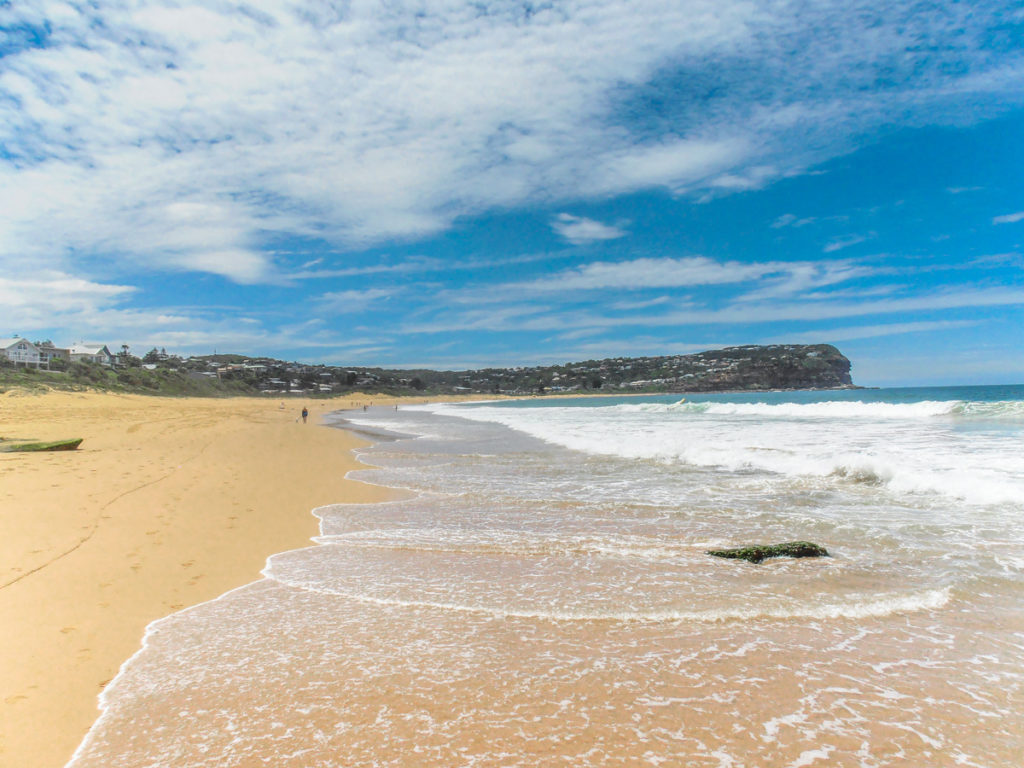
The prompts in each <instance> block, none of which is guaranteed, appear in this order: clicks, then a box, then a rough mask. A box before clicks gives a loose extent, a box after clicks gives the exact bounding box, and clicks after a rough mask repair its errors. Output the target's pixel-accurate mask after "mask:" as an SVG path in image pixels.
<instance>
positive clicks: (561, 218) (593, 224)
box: [551, 213, 627, 245]
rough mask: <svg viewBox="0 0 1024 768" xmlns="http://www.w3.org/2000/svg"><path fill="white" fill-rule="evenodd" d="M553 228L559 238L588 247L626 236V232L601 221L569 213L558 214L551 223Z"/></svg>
mask: <svg viewBox="0 0 1024 768" xmlns="http://www.w3.org/2000/svg"><path fill="white" fill-rule="evenodd" d="M551 228H552V229H553V230H555V232H556V233H557V234H558V236H559V237H562V238H564V239H566V240H568V241H569V242H570V243H572V244H573V245H586V244H588V243H594V242H598V241H601V240H616V239H618V238H620V237H625V236H626V234H627V233H626V231H625V230H623V229H619V228H618V227H613V226H609V225H608V224H602V223H601V222H600V221H594V220H593V219H587V218H584V217H582V216H573V215H572V214H569V213H560V214H558V215H557V216H556V217H555V219H554V221H552V222H551Z"/></svg>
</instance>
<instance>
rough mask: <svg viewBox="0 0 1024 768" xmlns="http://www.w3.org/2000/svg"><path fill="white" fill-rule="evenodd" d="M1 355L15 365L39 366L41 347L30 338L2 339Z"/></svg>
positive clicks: (0, 344)
mask: <svg viewBox="0 0 1024 768" xmlns="http://www.w3.org/2000/svg"><path fill="white" fill-rule="evenodd" d="M0 355H2V356H3V357H6V358H7V359H8V360H10V361H11V362H12V363H14V364H15V365H25V366H34V367H36V368H38V367H39V348H38V347H37V346H36V345H35V344H33V343H32V342H31V341H29V340H28V339H20V338H18V337H14V338H13V339H0Z"/></svg>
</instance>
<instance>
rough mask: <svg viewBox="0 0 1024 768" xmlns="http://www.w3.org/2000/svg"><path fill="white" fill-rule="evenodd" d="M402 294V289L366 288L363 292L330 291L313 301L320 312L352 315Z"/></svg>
mask: <svg viewBox="0 0 1024 768" xmlns="http://www.w3.org/2000/svg"><path fill="white" fill-rule="evenodd" d="M398 293H401V289H393V288H366V289H363V290H348V291H330V292H328V293H324V294H322V295H321V296H319V297H317V298H316V299H314V300H313V304H314V305H315V307H316V309H317V310H318V311H319V312H326V313H329V314H351V313H355V312H364V311H366V310H367V309H368V308H369V307H370V305H372V304H374V303H375V302H377V301H379V300H380V299H390V298H391V297H392V296H394V295H396V294H398Z"/></svg>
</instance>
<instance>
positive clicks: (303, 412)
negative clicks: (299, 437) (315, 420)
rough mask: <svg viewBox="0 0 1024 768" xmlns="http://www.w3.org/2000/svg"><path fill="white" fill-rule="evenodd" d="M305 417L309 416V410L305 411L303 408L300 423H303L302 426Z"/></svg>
mask: <svg viewBox="0 0 1024 768" xmlns="http://www.w3.org/2000/svg"><path fill="white" fill-rule="evenodd" d="M307 416H309V409H307V408H303V409H302V423H303V424H305V423H306V417H307Z"/></svg>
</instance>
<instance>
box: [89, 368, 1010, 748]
mask: <svg viewBox="0 0 1024 768" xmlns="http://www.w3.org/2000/svg"><path fill="white" fill-rule="evenodd" d="M333 418H334V421H335V424H336V426H338V427H341V428H347V429H355V430H357V431H358V432H360V433H361V434H362V435H364V436H365V437H366V438H367V439H369V440H370V441H371V445H370V446H369V447H367V448H365V449H363V450H362V451H361V458H362V460H363V461H364V462H365V463H366V464H367V468H366V469H365V470H360V471H358V472H356V473H354V474H353V476H354V477H356V478H358V479H360V480H364V481H366V482H371V483H377V484H382V485H387V486H391V487H394V488H398V489H403V490H402V496H403V497H402V498H400V499H399V500H396V501H391V502H388V503H384V504H375V505H345V504H339V505H331V506H327V507H322V508H320V509H318V510H317V511H316V514H317V516H318V517H319V518H320V519H321V536H320V537H319V538H318V539H317V545H316V546H312V547H310V548H307V549H303V550H296V551H292V552H285V553H282V554H279V555H276V556H274V557H273V558H271V559H270V561H268V565H267V568H266V570H265V572H264V577H265V578H263V579H262V580H261V581H258V582H255V583H253V584H251V585H249V586H246V587H243V588H241V589H237V590H234V591H233V592H230V593H228V594H226V595H224V596H222V597H221V598H219V599H217V600H214V601H212V602H209V603H205V604H203V605H200V606H196V607H193V608H190V609H188V610H185V611H182V612H180V613H178V614H175V615H173V616H170V617H168V618H166V619H163V620H161V621H158V622H155V623H154V624H152V625H151V626H150V627H149V629H148V631H147V634H146V638H145V643H144V647H143V649H142V650H141V651H140V652H139V653H138V654H136V655H135V656H134V657H133V658H132V659H131V660H130V661H129V662H128V663H127V664H126V665H125V666H124V668H123V669H122V672H121V674H120V675H119V676H118V677H117V678H116V679H115V681H114V682H113V683H112V684H111V685H110V686H108V688H107V689H106V690H105V691H104V693H103V695H102V697H101V704H102V710H103V712H102V716H101V717H100V719H99V720H98V721H97V723H96V724H95V726H94V727H93V729H92V731H91V732H90V734H89V735H88V737H87V738H86V740H85V742H84V743H83V744H82V746H81V747H80V748H79V750H78V752H77V753H76V756H75V758H74V759H73V760H72V762H71V763H70V766H72V767H73V768H86V767H89V768H93V767H99V766H103V767H104V768H106V767H107V766H114V765H116V766H119V767H134V766H139V767H140V768H141V767H142V766H146V767H147V768H154V767H156V766H168V767H170V766H174V767H175V768H180V767H181V766H197V767H199V766H203V767H205V766H210V767H212V766H262V765H266V766H289V767H290V766H323V767H325V768H326V767H327V766H337V767H339V768H340V767H342V766H345V767H348V766H524V767H533V766H642V765H649V766H716V767H721V768H726V767H740V766H743V767H746V768H754V767H755V766H757V767H763V766H789V767H791V768H799V767H800V766H811V765H821V766H859V767H864V768H867V767H872V766H929V767H934V766H979V767H980V766H985V767H986V768H996V767H998V766H1005V767H1006V768H1010V767H1011V766H1012V767H1013V768H1017V767H1018V766H1020V765H1021V764H1024V450H1022V449H1024V442H1022V438H1024V387H1021V386H1008V387H950V388H933V389H921V388H918V389H888V390H847V391H838V392H779V393H756V394H742V395H738V394H722V395H687V396H686V398H685V399H681V398H680V396H678V395H676V396H651V397H607V398H586V399H583V398H581V399H544V400H540V399H528V400H521V401H502V402H492V403H481V404H459V405H429V406H415V407H403V408H401V409H400V410H397V411H396V410H393V409H385V408H379V409H370V410H369V411H367V412H365V413H364V412H361V411H360V412H340V413H338V414H336V415H335V416H334V417H333ZM793 540H809V541H813V542H816V543H818V544H821V545H823V546H825V547H827V549H828V551H829V553H830V556H829V557H826V558H814V559H800V560H794V559H789V558H776V559H770V560H767V561H765V562H763V563H761V564H759V565H754V564H750V563H746V562H743V561H736V560H724V559H720V558H715V557H711V556H709V555H708V554H706V551H707V550H709V549H714V548H722V547H734V546H743V545H747V544H752V543H756V544H763V543H778V542H785V541H793Z"/></svg>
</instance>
